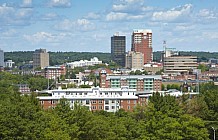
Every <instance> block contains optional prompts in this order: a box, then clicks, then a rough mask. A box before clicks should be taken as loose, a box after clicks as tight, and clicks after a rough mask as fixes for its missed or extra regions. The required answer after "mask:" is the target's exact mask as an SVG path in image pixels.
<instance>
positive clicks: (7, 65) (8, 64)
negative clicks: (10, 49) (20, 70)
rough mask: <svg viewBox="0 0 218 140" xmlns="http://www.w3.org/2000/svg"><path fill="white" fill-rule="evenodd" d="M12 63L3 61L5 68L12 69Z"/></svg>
mask: <svg viewBox="0 0 218 140" xmlns="http://www.w3.org/2000/svg"><path fill="white" fill-rule="evenodd" d="M13 64H14V62H13V61H12V60H7V61H5V67H8V68H12V67H13Z"/></svg>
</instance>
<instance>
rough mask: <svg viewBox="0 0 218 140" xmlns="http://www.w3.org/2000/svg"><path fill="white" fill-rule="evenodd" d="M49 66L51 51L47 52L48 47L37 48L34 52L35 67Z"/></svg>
mask: <svg viewBox="0 0 218 140" xmlns="http://www.w3.org/2000/svg"><path fill="white" fill-rule="evenodd" d="M46 66H49V53H47V52H46V49H36V50H35V52H34V53H33V68H34V69H35V68H38V67H40V68H41V69H43V68H44V67H46Z"/></svg>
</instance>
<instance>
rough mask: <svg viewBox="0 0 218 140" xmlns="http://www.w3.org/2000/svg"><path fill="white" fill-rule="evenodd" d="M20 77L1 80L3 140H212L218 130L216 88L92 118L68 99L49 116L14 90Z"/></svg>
mask: <svg viewBox="0 0 218 140" xmlns="http://www.w3.org/2000/svg"><path fill="white" fill-rule="evenodd" d="M16 76H17V75H10V74H6V73H1V75H0V84H1V87H0V88H1V90H0V126H1V127H0V138H1V139H2V140H7V139H18V140H19V139H22V140H25V139H33V140H37V139H45V140H46V139H53V140H58V139H63V140H70V139H72V140H80V139H86V140H116V139H119V140H133V139H134V140H142V139H145V140H146V139H150V140H156V139H178V140H180V139H181V140H182V139H191V140H198V139H205V140H207V139H209V138H212V137H211V136H212V134H213V131H212V130H211V126H213V127H215V128H217V121H218V120H217V118H218V116H217V113H218V110H217V108H218V93H217V92H218V87H217V86H215V85H214V84H213V83H207V84H202V85H201V86H200V91H201V93H200V95H198V96H195V97H192V98H190V96H189V95H187V96H186V95H184V96H182V97H180V98H176V97H174V96H169V95H162V94H159V93H154V94H153V96H151V97H150V98H149V102H148V103H147V104H146V106H140V105H137V106H136V107H135V108H134V111H133V112H125V111H124V110H122V109H120V110H118V111H117V112H116V113H111V112H105V111H93V112H91V111H89V110H88V109H87V108H86V107H84V106H80V105H79V104H77V103H75V104H74V106H73V108H71V105H70V102H69V101H68V100H66V99H61V100H60V101H59V104H58V105H57V106H56V108H54V109H48V110H43V109H42V107H41V105H40V104H39V101H38V99H37V98H36V95H35V94H30V95H25V96H23V95H21V94H20V93H18V92H17V89H16V88H13V87H14V86H13V84H12V83H18V81H17V80H18V79H19V78H20V79H21V80H22V77H19V78H16ZM25 78H27V80H29V79H31V78H33V77H31V76H30V77H25ZM34 78H36V77H34ZM37 78H40V77H37ZM35 80H37V79H35ZM209 134H210V137H209Z"/></svg>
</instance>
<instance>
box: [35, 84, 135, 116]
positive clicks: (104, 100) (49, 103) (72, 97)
mask: <svg viewBox="0 0 218 140" xmlns="http://www.w3.org/2000/svg"><path fill="white" fill-rule="evenodd" d="M48 93H49V94H50V96H38V97H37V98H38V99H39V100H40V102H41V104H42V105H43V107H44V108H45V109H47V108H51V107H55V106H56V104H57V103H58V102H59V100H60V99H61V98H65V99H67V100H69V103H70V106H71V107H73V106H74V103H79V104H81V105H83V106H86V107H88V109H89V110H93V111H95V110H105V111H108V112H116V111H117V110H119V109H120V108H123V109H124V110H133V108H134V106H135V105H136V104H137V99H138V97H137V96H136V90H135V89H129V88H128V87H122V88H72V89H56V90H48Z"/></svg>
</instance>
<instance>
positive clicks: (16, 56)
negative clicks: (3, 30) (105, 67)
mask: <svg viewBox="0 0 218 140" xmlns="http://www.w3.org/2000/svg"><path fill="white" fill-rule="evenodd" d="M33 53H34V52H33V51H19V52H5V60H9V59H11V60H13V61H14V62H15V63H16V64H18V65H19V64H21V63H22V62H27V61H32V60H33ZM49 55H50V65H58V64H63V63H65V62H72V61H77V60H84V59H86V60H90V59H91V58H93V57H98V58H99V60H102V61H103V62H104V63H109V62H110V60H111V55H110V53H101V52H49Z"/></svg>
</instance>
